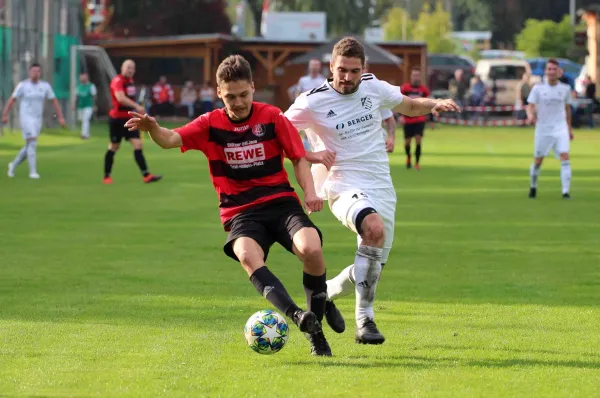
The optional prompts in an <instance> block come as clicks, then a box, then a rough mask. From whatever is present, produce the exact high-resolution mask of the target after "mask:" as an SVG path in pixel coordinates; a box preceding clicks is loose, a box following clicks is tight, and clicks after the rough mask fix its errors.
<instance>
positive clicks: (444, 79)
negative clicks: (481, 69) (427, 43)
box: [427, 54, 475, 90]
mask: <svg viewBox="0 0 600 398" xmlns="http://www.w3.org/2000/svg"><path fill="white" fill-rule="evenodd" d="M427 65H428V69H427V77H428V83H429V84H428V86H429V89H430V90H447V89H448V83H449V82H450V80H451V79H452V78H453V77H454V72H455V71H456V70H457V69H462V70H463V71H464V77H465V78H466V79H467V80H468V79H471V77H473V74H474V73H475V62H473V60H472V59H470V58H469V57H464V56H462V55H455V54H429V56H428V57H427Z"/></svg>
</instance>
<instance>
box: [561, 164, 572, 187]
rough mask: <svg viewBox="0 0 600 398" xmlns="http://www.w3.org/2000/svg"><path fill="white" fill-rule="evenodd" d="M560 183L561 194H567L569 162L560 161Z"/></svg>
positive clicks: (569, 176) (569, 182)
mask: <svg viewBox="0 0 600 398" xmlns="http://www.w3.org/2000/svg"><path fill="white" fill-rule="evenodd" d="M560 182H561V184H562V193H569V190H570V189H571V161H569V160H561V161H560Z"/></svg>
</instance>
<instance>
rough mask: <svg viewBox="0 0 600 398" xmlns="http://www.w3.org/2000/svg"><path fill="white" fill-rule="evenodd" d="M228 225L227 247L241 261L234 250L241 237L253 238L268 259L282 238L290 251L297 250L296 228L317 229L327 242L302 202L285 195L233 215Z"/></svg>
mask: <svg viewBox="0 0 600 398" xmlns="http://www.w3.org/2000/svg"><path fill="white" fill-rule="evenodd" d="M227 226H228V227H229V228H230V231H229V235H228V236H227V240H226V242H225V246H224V247H223V251H224V252H225V254H227V255H228V256H229V257H231V258H232V259H234V260H236V261H239V259H238V258H237V256H236V255H235V253H234V252H233V242H234V241H235V240H236V239H237V238H243V237H246V238H252V239H254V240H255V241H256V242H257V243H258V244H259V246H260V247H261V248H262V249H263V252H264V253H265V261H266V260H267V256H268V255H269V249H270V248H271V246H273V244H274V243H275V242H278V243H279V244H280V245H281V246H283V247H284V248H285V249H286V250H287V251H289V252H290V253H293V250H292V247H293V241H292V239H293V238H294V235H295V234H296V232H298V231H299V230H301V229H302V228H305V227H307V228H314V229H316V230H317V232H318V234H319V237H320V238H321V244H322V242H323V235H322V234H321V231H320V230H319V228H317V227H316V226H315V224H313V222H312V221H311V220H310V218H309V217H308V215H306V213H305V212H304V209H303V208H302V206H301V205H300V203H299V202H298V201H297V200H296V199H293V198H281V199H275V200H272V201H269V202H267V203H264V204H261V205H258V206H256V207H253V208H252V209H249V210H247V211H245V212H243V213H240V214H238V215H237V216H235V217H234V218H232V219H231V220H230V221H229V222H228V223H227Z"/></svg>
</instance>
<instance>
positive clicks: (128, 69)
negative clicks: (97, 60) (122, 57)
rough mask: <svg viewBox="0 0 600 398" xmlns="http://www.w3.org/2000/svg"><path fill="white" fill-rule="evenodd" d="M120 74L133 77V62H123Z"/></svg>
mask: <svg viewBox="0 0 600 398" xmlns="http://www.w3.org/2000/svg"><path fill="white" fill-rule="evenodd" d="M121 74H122V75H123V76H125V77H133V75H135V64H134V63H133V62H125V63H124V64H123V67H122V68H121Z"/></svg>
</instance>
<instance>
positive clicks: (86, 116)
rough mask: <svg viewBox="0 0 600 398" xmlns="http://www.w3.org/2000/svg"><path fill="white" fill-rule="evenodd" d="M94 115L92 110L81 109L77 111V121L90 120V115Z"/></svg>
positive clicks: (88, 108) (89, 108)
mask: <svg viewBox="0 0 600 398" xmlns="http://www.w3.org/2000/svg"><path fill="white" fill-rule="evenodd" d="M93 114H94V108H92V107H91V106H90V107H87V108H81V109H77V120H79V121H84V120H90V119H91V118H92V115H93Z"/></svg>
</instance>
